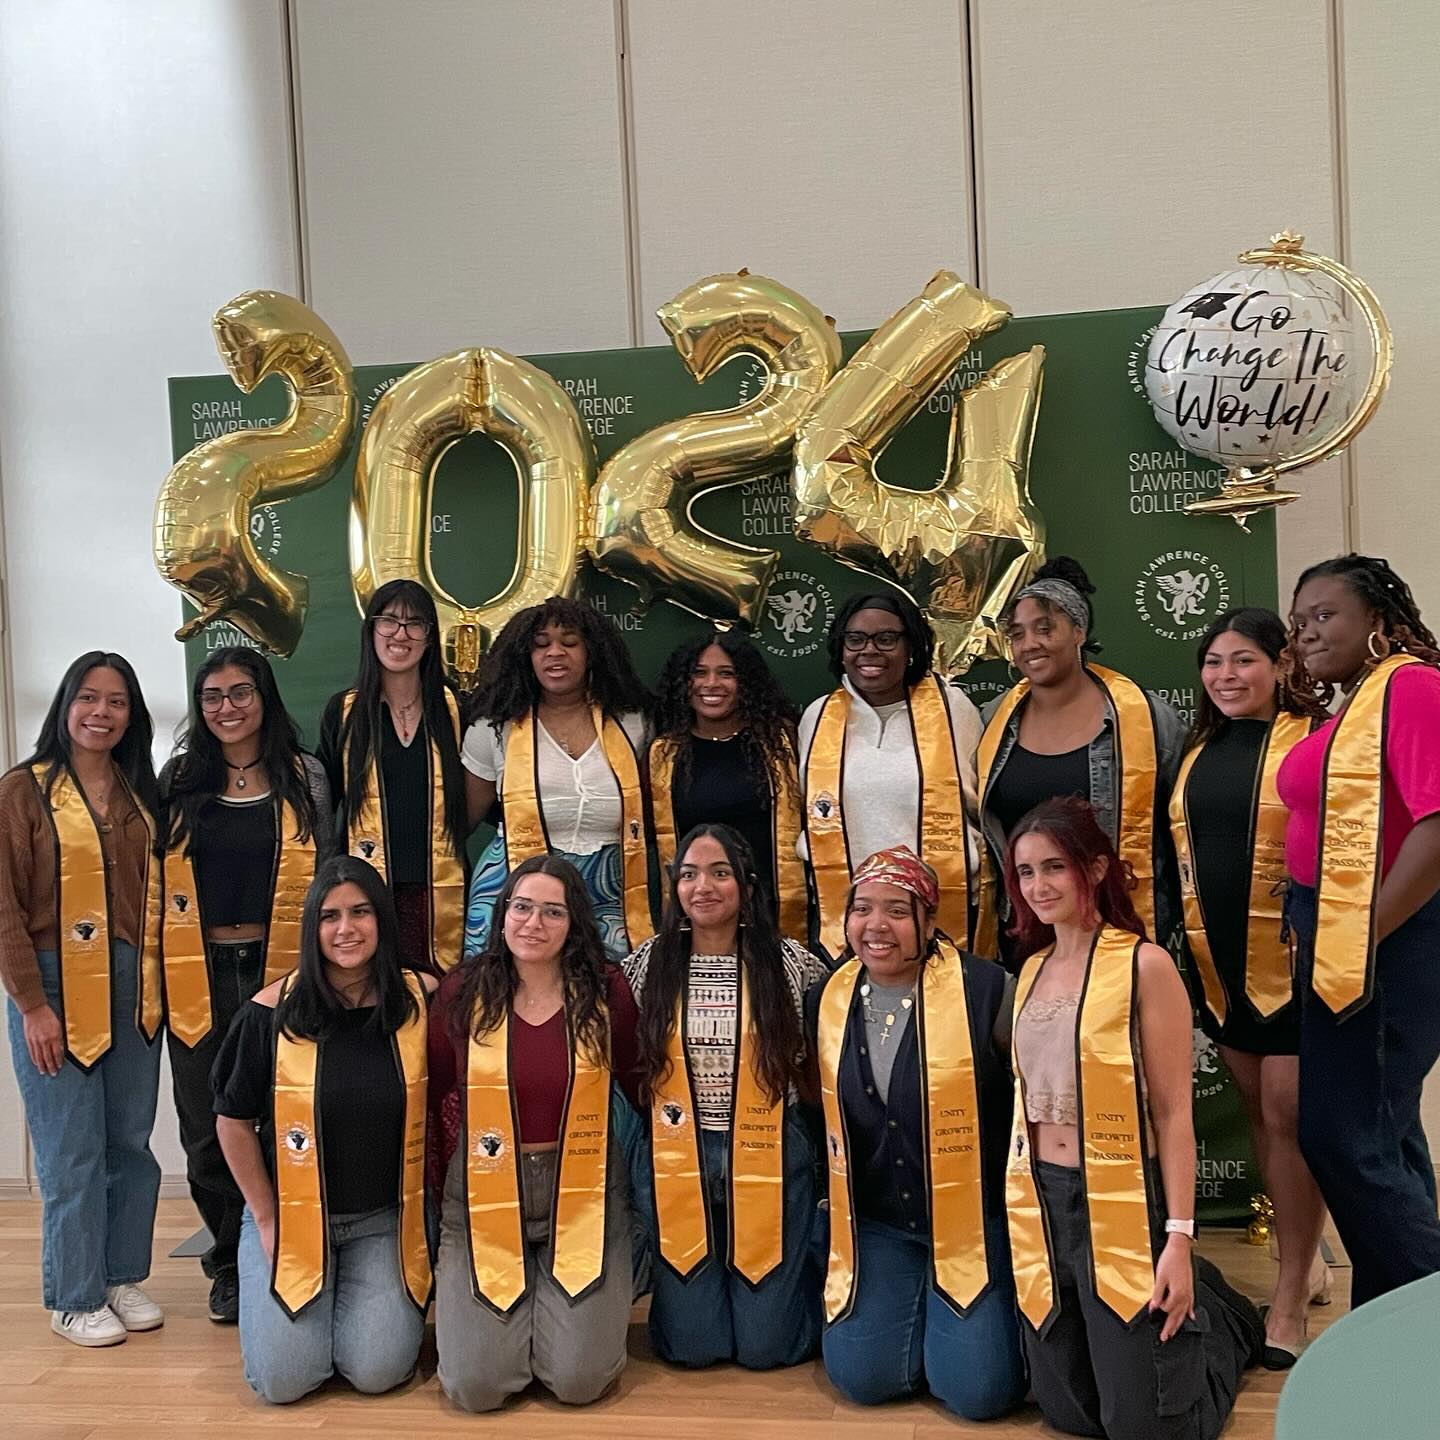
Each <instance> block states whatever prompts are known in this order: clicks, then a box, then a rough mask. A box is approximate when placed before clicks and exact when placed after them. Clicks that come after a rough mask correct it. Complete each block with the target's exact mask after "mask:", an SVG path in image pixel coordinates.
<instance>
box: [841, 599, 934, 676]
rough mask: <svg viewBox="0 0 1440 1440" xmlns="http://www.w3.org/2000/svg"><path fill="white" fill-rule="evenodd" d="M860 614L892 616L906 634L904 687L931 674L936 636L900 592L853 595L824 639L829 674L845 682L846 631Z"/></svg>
mask: <svg viewBox="0 0 1440 1440" xmlns="http://www.w3.org/2000/svg"><path fill="white" fill-rule="evenodd" d="M862 610H883V611H885V613H886V614H887V615H893V616H894V617H895V618H896V619H897V620H898V621H899V622H900V628H901V629H902V630H903V631H904V632H905V641H906V644H907V645H908V646H909V647H910V662H909V664H907V665H906V667H905V684H906V687H907V688H908V687H909V686H911V685H918V684H919V683H920V681H921V680H922V679H924V677H925V676H926V675H928V674H929V673H930V670H931V667H932V666H933V664H934V662H935V632H934V631H933V630H932V629H931V628H930V622H929V621H928V620H927V619H926V618H925V616H924V614H923V613H922V612H921V610H920V607H919V606H918V605H916V603H915V602H914V601H913V600H912V599H911V598H910V597H909V596H908V595H906V594H904V593H903V592H902V591H899V590H881V591H878V592H875V593H872V594H869V595H852V596H851V597H850V598H849V599H848V600H847V601H846V602H845V603H844V604H843V605H842V606H841V607H840V613H839V614H838V615H837V616H836V617H835V623H834V624H833V625H831V627H830V633H829V634H828V635H827V636H826V637H825V653H826V654H827V655H828V656H829V660H830V673H831V674H832V675H833V676H834V677H835V678H836V679H837V680H843V679H844V678H845V631H846V630H847V629H849V626H850V622H851V621H852V620H853V619H854V618H855V617H856V616H857V615H858V614H859V613H860V612H861V611H862Z"/></svg>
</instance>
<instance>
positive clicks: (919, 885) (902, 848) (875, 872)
mask: <svg viewBox="0 0 1440 1440" xmlns="http://www.w3.org/2000/svg"><path fill="white" fill-rule="evenodd" d="M867 880H877V881H880V882H881V883H882V884H885V885H896V886H898V887H899V888H900V889H901V890H908V891H909V892H910V894H912V895H913V896H914V897H915V898H916V899H917V900H918V901H919V902H920V903H921V904H922V905H923V906H924V907H925V908H926V909H927V910H929V911H931V912H932V913H933V912H934V911H936V910H938V909H939V908H940V881H939V880H938V879H937V878H936V875H935V872H934V871H933V870H932V869H931V868H930V867H929V866H928V865H927V864H926V863H925V862H924V861H923V860H922V859H921V858H920V857H919V856H918V855H917V854H916V853H915V852H914V851H913V850H912V849H910V847H909V846H908V845H896V846H895V847H894V848H893V849H890V850H880V851H877V852H876V853H875V854H874V855H871V856H869V857H868V858H867V859H865V860H862V861H861V862H860V864H859V865H858V866H857V867H856V870H855V878H854V879H853V880H852V881H851V882H850V893H851V895H854V893H855V890H856V887H857V886H860V885H863V884H864V883H865V882H866V881H867Z"/></svg>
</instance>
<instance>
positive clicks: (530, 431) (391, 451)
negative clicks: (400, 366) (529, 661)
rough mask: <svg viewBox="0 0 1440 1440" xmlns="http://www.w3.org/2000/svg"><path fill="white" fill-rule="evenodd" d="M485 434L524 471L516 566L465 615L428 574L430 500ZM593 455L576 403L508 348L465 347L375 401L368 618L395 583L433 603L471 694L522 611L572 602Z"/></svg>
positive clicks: (450, 664) (357, 507)
mask: <svg viewBox="0 0 1440 1440" xmlns="http://www.w3.org/2000/svg"><path fill="white" fill-rule="evenodd" d="M477 431H478V432H481V433H483V434H485V435H488V436H489V437H490V438H491V439H492V440H495V441H497V442H498V443H499V444H501V445H502V446H504V447H505V449H506V450H507V451H509V453H510V457H511V459H512V460H513V461H514V462H515V466H516V469H517V471H518V472H519V475H520V478H521V481H522V487H521V495H520V525H519V531H520V533H519V536H518V540H517V545H516V551H517V558H516V562H515V569H514V571H513V572H512V574H511V576H510V580H509V583H508V584H507V585H506V586H505V588H504V589H503V590H501V592H500V593H499V594H498V595H497V596H495V598H494V599H493V600H490V601H488V602H487V603H486V604H484V605H479V606H475V607H467V606H465V605H462V604H461V603H460V602H459V601H458V600H456V599H454V598H453V597H452V596H451V595H449V594H448V593H447V592H446V591H445V590H444V589H443V588H442V587H441V586H440V584H439V583H438V582H437V581H436V579H435V576H434V573H433V572H432V570H431V568H430V546H429V540H428V537H429V533H430V499H431V493H432V491H433V488H434V479H435V468H436V466H437V465H438V464H439V462H440V457H441V456H442V455H444V453H445V452H446V451H447V450H448V449H449V448H450V446H451V445H453V444H454V443H455V442H456V441H457V440H459V439H460V438H461V437H462V436H464V435H469V434H472V433H474V432H477ZM594 476H595V447H594V445H593V443H592V442H591V439H590V432H589V431H588V430H587V429H586V428H585V424H584V422H583V421H582V420H581V419H580V416H579V414H578V413H577V411H576V409H575V406H574V403H573V402H572V401H571V399H570V397H569V396H568V395H566V393H565V392H564V391H563V390H562V389H561V388H560V387H559V385H557V384H556V383H555V381H554V380H552V379H551V378H550V376H548V375H547V374H546V373H545V372H544V371H543V370H538V369H536V367H535V366H534V365H531V364H529V363H528V362H527V361H524V360H518V359H516V357H515V356H513V355H507V354H506V353H505V352H504V351H503V350H491V349H484V348H482V349H474V350H460V351H457V352H456V353H455V354H453V355H444V356H442V357H441V358H440V359H438V360H432V361H430V363H429V364H428V365H421V366H420V367H419V368H418V369H415V370H412V371H411V372H410V373H409V374H408V375H406V376H404V377H403V378H402V379H401V380H399V381H397V382H396V383H395V384H394V385H392V386H391V387H390V389H389V390H387V391H386V392H385V394H384V395H383V396H381V398H380V400H379V402H378V403H377V404H376V406H375V409H374V412H373V413H372V414H371V416H370V421H369V423H368V424H367V425H366V427H365V433H364V435H363V436H362V437H361V441H360V453H359V456H358V457H357V459H356V461H355V488H354V492H353V494H352V497H351V508H350V575H351V582H352V584H353V586H354V589H355V599H356V602H357V604H358V605H359V606H360V608H361V609H362V610H363V609H364V608H365V606H366V605H367V604H369V601H370V597H371V596H372V595H373V594H374V593H375V590H376V589H377V588H378V587H379V586H381V585H384V584H386V583H387V582H388V581H391V580H415V581H418V582H419V583H420V584H421V585H423V586H425V588H426V589H427V590H429V592H430V593H431V595H433V596H434V597H435V608H436V610H437V611H438V612H439V615H440V633H441V647H442V653H443V654H444V657H445V665H446V668H447V669H448V670H449V672H450V674H451V676H452V677H453V678H454V680H455V681H456V683H457V684H458V685H459V686H460V687H461V688H462V689H469V688H471V687H472V686H473V685H474V683H475V676H476V671H477V669H478V667H479V664H480V655H481V652H482V651H483V650H484V649H485V647H486V646H487V645H488V644H489V642H490V639H491V637H492V636H493V635H494V633H495V632H496V631H497V630H499V629H500V627H501V626H503V625H504V624H505V622H506V621H507V620H508V619H509V618H510V617H511V616H512V615H514V614H515V612H516V611H518V610H523V609H524V608H525V607H526V606H528V605H538V604H539V603H540V602H541V601H542V600H544V599H545V598H546V597H547V596H550V595H568V594H570V593H571V592H572V590H573V589H574V586H575V577H576V572H577V570H578V567H579V564H580V556H581V554H582V553H583V549H584V519H585V516H586V513H587V511H588V508H589V501H590V486H591V482H592V481H593V479H594Z"/></svg>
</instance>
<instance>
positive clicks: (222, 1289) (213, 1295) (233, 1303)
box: [210, 1265, 240, 1325]
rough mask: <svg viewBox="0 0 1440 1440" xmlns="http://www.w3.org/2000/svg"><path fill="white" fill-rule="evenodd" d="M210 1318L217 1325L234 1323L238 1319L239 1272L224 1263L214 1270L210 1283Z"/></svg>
mask: <svg viewBox="0 0 1440 1440" xmlns="http://www.w3.org/2000/svg"><path fill="white" fill-rule="evenodd" d="M210 1318H211V1319H212V1320H213V1321H214V1322H215V1323H216V1324H217V1325H234V1324H237V1323H238V1322H239V1319H240V1272H239V1271H238V1270H237V1269H236V1268H235V1267H234V1266H233V1265H226V1266H225V1267H224V1268H223V1269H221V1270H217V1271H216V1272H215V1279H214V1280H213V1281H212V1282H211V1285H210Z"/></svg>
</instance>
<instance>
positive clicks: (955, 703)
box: [799, 590, 980, 958]
mask: <svg viewBox="0 0 1440 1440" xmlns="http://www.w3.org/2000/svg"><path fill="white" fill-rule="evenodd" d="M827 644H828V648H829V654H830V673H831V674H832V675H834V676H835V678H836V679H837V680H838V681H840V686H839V688H838V689H836V690H834V691H832V692H831V693H830V694H829V695H825V696H822V697H821V698H820V699H818V700H815V701H813V702H812V703H811V704H810V705H809V706H808V707H807V708H806V710H805V713H804V715H803V716H801V718H800V771H801V775H802V776H803V789H804V808H803V810H802V816H803V825H804V832H803V834H802V836H801V840H800V847H799V848H800V853H801V854H802V855H803V856H804V857H805V859H806V860H807V861H808V862H809V868H810V877H811V885H812V888H813V891H814V896H815V900H816V903H817V906H818V909H819V943H820V947H821V948H823V949H824V950H825V951H826V953H827V954H829V955H830V956H831V957H832V958H833V957H835V956H838V955H839V954H840V952H841V951H842V950H843V949H844V948H845V905H846V900H847V897H848V896H849V894H850V883H851V880H852V878H853V867H854V866H855V865H856V864H858V863H859V862H860V861H861V860H863V859H864V858H865V857H866V856H867V855H874V854H877V853H878V852H879V851H881V850H888V849H891V848H892V847H894V846H897V845H903V846H906V847H908V848H909V849H911V850H914V851H915V852H916V853H917V854H919V855H920V857H921V858H922V859H923V860H924V861H925V863H926V864H927V865H929V866H930V867H931V868H932V869H933V870H934V871H935V873H936V875H937V876H938V877H939V882H940V898H939V906H938V913H937V916H936V923H937V926H938V928H939V929H940V930H941V931H942V932H944V933H945V934H946V935H948V936H949V937H950V938H951V939H952V940H953V941H954V942H955V943H956V944H957V945H959V946H961V947H962V948H963V947H964V946H965V945H966V944H967V942H968V939H969V935H970V930H971V924H972V921H971V911H972V909H973V907H974V904H975V883H974V874H973V871H974V867H975V865H976V863H977V860H978V858H979V851H978V848H977V845H978V842H977V840H976V837H975V835H974V833H973V831H974V825H975V760H974V756H975V746H976V743H977V741H978V740H979V738H980V717H979V715H978V714H977V713H976V710H975V707H974V705H972V704H971V703H970V700H969V697H968V696H966V695H965V693H964V692H963V691H962V690H959V689H957V688H956V687H955V686H953V685H950V684H948V683H947V682H946V681H945V678H944V677H943V676H941V675H938V674H935V673H933V672H932V671H931V668H930V666H931V661H932V659H933V657H934V653H935V634H934V631H932V630H931V628H930V625H929V622H928V621H927V620H926V619H925V617H924V616H923V615H922V614H921V613H920V611H919V610H918V609H917V608H916V606H915V604H914V602H913V601H912V600H910V598H909V597H908V596H906V595H904V594H902V593H901V592H900V591H898V590H895V591H887V592H883V593H874V594H869V595H863V594H862V595H856V596H854V597H853V598H852V599H851V600H849V601H847V602H846V604H845V605H844V606H842V607H841V610H840V613H839V615H837V616H836V618H835V623H834V624H833V625H832V626H831V627H830V635H829V638H828V641H827Z"/></svg>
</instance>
